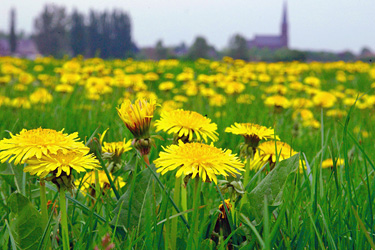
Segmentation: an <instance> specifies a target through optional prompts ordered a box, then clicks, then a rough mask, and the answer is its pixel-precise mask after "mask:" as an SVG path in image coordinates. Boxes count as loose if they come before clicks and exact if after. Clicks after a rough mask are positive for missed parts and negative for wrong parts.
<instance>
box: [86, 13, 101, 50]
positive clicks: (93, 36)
mask: <svg viewBox="0 0 375 250" xmlns="http://www.w3.org/2000/svg"><path fill="white" fill-rule="evenodd" d="M98 19H99V18H98V14H97V13H95V11H93V10H91V11H90V17H89V26H88V41H87V43H88V49H89V56H90V57H94V56H96V55H97V54H98V53H100V46H99V36H100V34H99V20H98Z"/></svg>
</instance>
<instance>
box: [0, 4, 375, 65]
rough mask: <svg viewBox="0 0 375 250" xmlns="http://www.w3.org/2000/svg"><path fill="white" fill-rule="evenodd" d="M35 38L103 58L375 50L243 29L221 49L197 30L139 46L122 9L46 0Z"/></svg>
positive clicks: (53, 50)
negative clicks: (300, 46) (257, 39)
mask: <svg viewBox="0 0 375 250" xmlns="http://www.w3.org/2000/svg"><path fill="white" fill-rule="evenodd" d="M15 26H16V12H15V9H11V11H10V29H9V33H8V34H5V33H2V32H0V39H4V38H7V39H8V41H9V45H10V46H9V49H10V52H11V53H12V54H14V53H15V51H16V46H17V39H21V38H22V37H24V36H25V35H24V34H23V32H19V33H17V32H16V27H15ZM31 38H32V39H33V40H34V41H35V43H36V45H37V48H38V51H39V53H41V54H43V55H46V56H47V55H52V56H55V57H62V56H64V55H70V56H77V55H83V56H85V57H101V58H105V59H107V58H125V57H129V56H132V57H135V58H137V59H156V60H161V59H169V58H179V59H182V60H196V59H198V58H207V59H221V58H222V57H223V56H230V57H232V58H234V59H242V60H245V61H267V62H273V61H337V60H344V61H354V60H358V59H360V60H365V61H373V60H374V58H373V54H372V52H371V51H370V50H369V49H368V48H363V50H362V52H361V53H360V54H359V55H358V56H356V55H354V54H353V53H351V52H349V51H346V52H344V53H333V52H312V51H300V50H293V49H287V48H282V49H278V50H271V49H268V48H262V49H260V48H255V47H253V48H249V46H248V44H247V40H246V38H245V37H244V36H242V35H241V34H234V35H233V36H232V37H231V38H230V39H229V43H228V46H227V47H226V48H224V49H223V50H220V51H219V50H216V49H215V47H214V46H212V45H210V44H209V43H208V42H207V40H206V38H205V37H203V36H197V37H196V38H195V41H194V42H193V44H192V45H191V46H190V47H188V46H186V45H185V43H181V44H180V45H178V46H175V47H166V46H164V45H163V41H162V40H159V41H158V42H157V43H156V45H155V46H154V47H153V48H150V49H151V55H150V53H149V52H150V50H147V49H146V50H145V49H142V50H139V49H138V48H137V46H136V45H135V44H134V43H133V41H132V37H131V20H130V17H129V15H128V14H127V13H126V12H123V11H121V10H113V11H112V12H110V11H94V10H90V11H89V13H88V14H87V15H85V14H83V13H80V12H79V11H77V10H74V11H73V12H72V13H71V14H68V13H67V11H66V9H65V7H63V6H57V5H54V4H47V5H45V6H44V8H43V10H42V12H41V13H40V14H39V15H38V16H37V17H36V18H35V20H34V32H33V35H32V36H31Z"/></svg>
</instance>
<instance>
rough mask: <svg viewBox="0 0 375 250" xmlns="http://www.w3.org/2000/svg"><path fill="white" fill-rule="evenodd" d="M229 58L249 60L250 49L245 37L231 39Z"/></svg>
mask: <svg viewBox="0 0 375 250" xmlns="http://www.w3.org/2000/svg"><path fill="white" fill-rule="evenodd" d="M229 56H231V57H233V58H234V59H242V60H249V49H248V47H247V42H246V39H245V38H244V37H243V36H241V35H239V34H237V35H235V36H233V37H232V38H231V39H230V41H229Z"/></svg>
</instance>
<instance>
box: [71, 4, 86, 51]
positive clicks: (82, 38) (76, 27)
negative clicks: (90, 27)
mask: <svg viewBox="0 0 375 250" xmlns="http://www.w3.org/2000/svg"><path fill="white" fill-rule="evenodd" d="M86 44H87V38H86V26H85V18H84V16H83V15H82V14H81V13H79V12H78V11H77V10H74V11H73V14H72V16H71V28H70V47H71V49H72V52H73V55H74V56H77V55H79V54H81V55H83V54H85V51H86V47H87V46H86Z"/></svg>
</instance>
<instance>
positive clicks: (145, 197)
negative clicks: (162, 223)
mask: <svg viewBox="0 0 375 250" xmlns="http://www.w3.org/2000/svg"><path fill="white" fill-rule="evenodd" d="M150 167H152V166H150ZM134 185H135V186H134V187H133V188H131V187H129V188H128V189H127V191H126V192H125V193H124V194H123V195H122V196H121V197H120V199H119V201H118V202H117V206H116V208H115V210H114V211H113V212H114V214H115V216H114V219H113V220H112V221H111V225H113V226H115V225H116V224H117V226H123V227H125V228H127V229H128V230H132V229H138V232H142V231H143V230H144V229H145V228H144V227H145V225H146V223H145V220H146V213H147V212H148V211H147V210H148V209H146V207H147V206H146V204H147V202H155V203H156V206H157V205H159V204H160V202H161V198H162V196H161V193H160V189H159V187H158V185H157V183H156V181H155V178H154V177H153V175H152V174H151V172H150V171H149V170H148V169H144V170H143V171H142V172H140V173H139V174H138V175H137V177H136V180H135V184H134ZM132 192H133V193H132ZM119 213H120V214H119ZM117 218H118V221H117ZM116 222H117V223H116Z"/></svg>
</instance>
